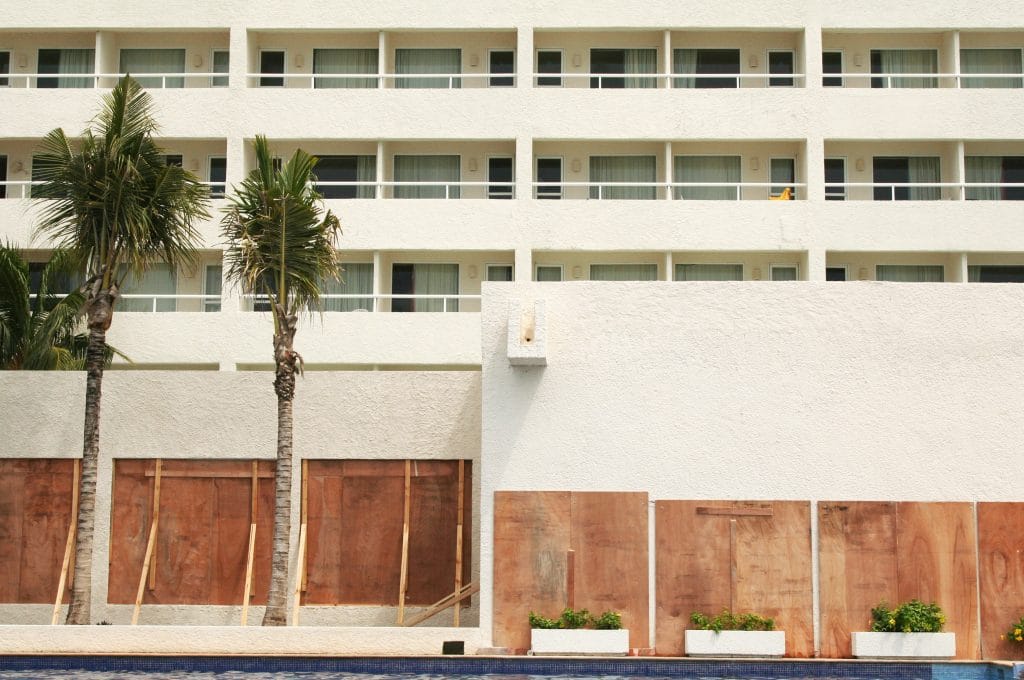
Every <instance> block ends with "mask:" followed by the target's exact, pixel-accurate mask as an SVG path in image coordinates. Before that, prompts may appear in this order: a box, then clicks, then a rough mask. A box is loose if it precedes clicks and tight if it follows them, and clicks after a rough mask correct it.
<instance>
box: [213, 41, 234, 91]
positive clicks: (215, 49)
mask: <svg viewBox="0 0 1024 680" xmlns="http://www.w3.org/2000/svg"><path fill="white" fill-rule="evenodd" d="M220 52H223V53H225V54H227V55H228V71H227V73H225V74H224V75H217V76H210V87H229V86H230V85H231V80H230V75H229V74H230V73H231V50H230V49H229V48H227V47H213V48H210V73H217V71H214V70H213V68H214V65H215V64H216V63H217V54H218V53H220ZM220 78H223V79H224V81H225V82H224V84H223V85H218V84H217V80H218V79H220Z"/></svg>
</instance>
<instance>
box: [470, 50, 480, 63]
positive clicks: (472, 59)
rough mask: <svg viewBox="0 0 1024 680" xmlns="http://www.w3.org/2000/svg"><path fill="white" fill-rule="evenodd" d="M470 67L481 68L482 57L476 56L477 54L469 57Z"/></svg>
mask: <svg viewBox="0 0 1024 680" xmlns="http://www.w3.org/2000/svg"><path fill="white" fill-rule="evenodd" d="M469 65H470V66H479V65H480V55H479V54H476V53H473V54H471V55H469Z"/></svg>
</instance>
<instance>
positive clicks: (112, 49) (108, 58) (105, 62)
mask: <svg viewBox="0 0 1024 680" xmlns="http://www.w3.org/2000/svg"><path fill="white" fill-rule="evenodd" d="M120 56H121V55H120V52H119V51H118V49H117V37H116V36H115V35H114V34H113V33H111V32H110V31H96V62H95V69H96V73H117V72H118V71H119V70H120V67H121V58H120ZM116 84H117V78H99V79H98V80H97V81H96V87H114V85H116Z"/></svg>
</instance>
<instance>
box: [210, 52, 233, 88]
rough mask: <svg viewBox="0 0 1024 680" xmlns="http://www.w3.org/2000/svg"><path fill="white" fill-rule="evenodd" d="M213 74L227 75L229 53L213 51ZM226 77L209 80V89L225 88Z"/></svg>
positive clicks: (229, 59)
mask: <svg viewBox="0 0 1024 680" xmlns="http://www.w3.org/2000/svg"><path fill="white" fill-rule="evenodd" d="M212 62H213V68H212V69H211V71H212V72H213V73H225V74H226V73H227V72H228V69H229V68H230V66H231V53H230V52H229V51H227V50H214V51H213V60H212ZM227 86H228V76H226V75H223V76H214V77H212V78H210V87H227Z"/></svg>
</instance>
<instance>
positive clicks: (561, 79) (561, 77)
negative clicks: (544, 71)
mask: <svg viewBox="0 0 1024 680" xmlns="http://www.w3.org/2000/svg"><path fill="white" fill-rule="evenodd" d="M541 52H551V53H555V52H557V53H558V73H557V74H551V75H543V76H542V75H538V76H537V81H536V87H565V49H564V48H561V47H538V48H536V49H534V60H533V66H534V72H535V73H537V74H539V73H540V72H541V70H540V53H541ZM556 78H557V79H558V82H557V83H554V82H550V83H545V82H541V81H543V80H554V79H556Z"/></svg>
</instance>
